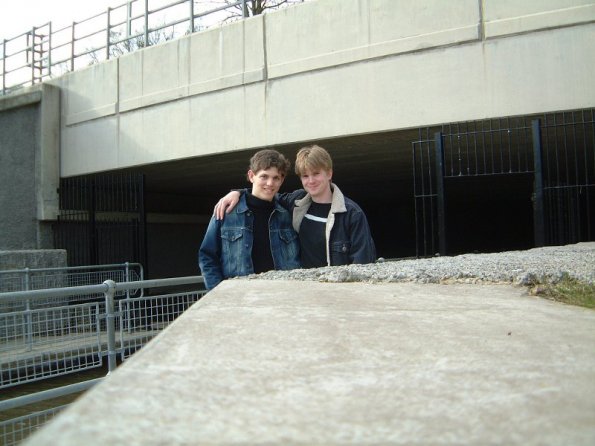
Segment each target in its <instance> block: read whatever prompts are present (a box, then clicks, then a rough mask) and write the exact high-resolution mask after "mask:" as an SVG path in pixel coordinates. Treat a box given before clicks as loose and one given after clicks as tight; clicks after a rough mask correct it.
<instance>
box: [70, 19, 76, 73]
mask: <svg viewBox="0 0 595 446" xmlns="http://www.w3.org/2000/svg"><path fill="white" fill-rule="evenodd" d="M75 25H76V22H72V35H71V36H70V71H74V54H75V53H74V43H75V41H76V37H75V33H74V27H75Z"/></svg>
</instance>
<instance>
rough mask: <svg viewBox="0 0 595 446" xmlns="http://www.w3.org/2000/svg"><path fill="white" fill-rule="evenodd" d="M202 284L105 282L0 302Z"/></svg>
mask: <svg viewBox="0 0 595 446" xmlns="http://www.w3.org/2000/svg"><path fill="white" fill-rule="evenodd" d="M198 283H204V279H203V277H202V276H184V277H172V278H168V279H151V280H138V281H134V282H119V283H116V282H114V281H113V280H106V281H105V282H103V283H100V284H97V285H83V286H73V287H65V288H50V289H45V290H30V291H11V292H8V293H0V302H2V300H17V301H26V300H27V299H42V298H48V297H61V296H62V297H68V296H76V295H80V294H96V293H102V294H106V293H108V292H110V291H111V290H112V289H113V290H114V292H115V291H127V290H132V289H137V288H158V287H166V286H177V285H189V284H198Z"/></svg>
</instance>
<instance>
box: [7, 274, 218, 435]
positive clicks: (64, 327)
mask: <svg viewBox="0 0 595 446" xmlns="http://www.w3.org/2000/svg"><path fill="white" fill-rule="evenodd" d="M202 283H204V281H203V278H202V277H201V276H190V277H179V278H171V279H155V280H143V281H137V282H122V283H116V282H114V281H113V280H106V281H105V282H104V283H102V284H99V285H86V286H78V287H69V288H56V289H45V290H30V291H15V292H9V293H0V304H1V303H2V302H3V301H5V300H10V301H17V302H21V301H30V302H34V301H36V300H44V301H46V302H47V301H48V300H51V299H54V298H60V299H58V300H64V299H66V298H68V297H69V296H78V295H96V294H103V295H104V301H103V302H87V303H77V304H73V305H59V306H55V307H45V308H37V309H33V310H31V309H24V310H20V311H12V312H5V313H0V389H2V388H7V387H12V386H16V385H19V384H24V383H28V382H33V381H37V380H42V379H46V378H50V377H54V376H59V375H65V374H69V373H75V372H77V371H82V370H84V369H90V368H94V367H101V366H102V365H104V362H103V361H104V359H103V358H107V364H108V369H109V370H110V371H111V370H114V369H115V367H116V363H117V356H118V355H120V359H121V360H122V361H124V360H125V359H126V358H128V357H129V356H130V355H132V354H133V353H134V352H135V351H137V350H138V349H139V348H141V347H142V346H143V345H145V344H146V343H147V342H149V341H150V340H151V339H152V338H153V337H155V336H156V335H157V334H158V333H159V332H160V331H161V330H163V329H164V328H165V327H166V326H167V325H169V324H170V323H171V322H172V321H173V320H174V319H175V318H177V317H178V316H179V315H180V314H182V313H183V312H184V311H185V310H186V309H188V308H189V307H190V306H191V305H192V304H193V303H194V302H196V301H197V300H199V299H200V298H201V297H202V296H203V295H204V294H206V290H204V289H202V285H201V284H202ZM179 285H192V288H196V289H194V290H192V291H184V292H177V293H169V294H163V295H151V296H145V295H143V296H140V297H124V298H121V299H119V300H118V311H116V310H115V308H116V305H115V296H116V295H117V294H124V295H126V292H127V291H130V290H133V289H147V288H151V289H152V290H154V289H159V288H162V287H175V286H179ZM96 381H97V380H93V383H91V382H90V381H89V382H87V384H86V383H79V384H76V385H70V386H65V387H62V388H58V389H52V390H50V391H44V392H41V394H43V395H41V394H33V395H27V396H25V397H19V398H14V399H11V400H5V401H0V412H2V411H5V410H9V409H12V408H15V407H21V406H24V405H28V404H31V403H32V402H38V401H43V400H47V399H52V398H56V397H57V396H61V395H66V394H69V393H73V392H76V391H81V389H85V388H88V387H89V386H90V385H92V384H94V383H95V382H96ZM58 410H59V408H55V409H49V410H45V411H41V412H35V413H32V414H29V415H26V416H21V417H18V418H12V419H10V420H5V421H1V422H0V444H4V445H12V444H18V443H19V442H20V441H22V440H23V439H24V438H25V437H26V436H27V435H28V434H29V433H30V432H32V430H34V429H36V428H38V427H40V426H41V425H42V424H44V423H45V422H47V420H49V419H50V418H51V417H53V416H54V414H55V413H57V411H58Z"/></svg>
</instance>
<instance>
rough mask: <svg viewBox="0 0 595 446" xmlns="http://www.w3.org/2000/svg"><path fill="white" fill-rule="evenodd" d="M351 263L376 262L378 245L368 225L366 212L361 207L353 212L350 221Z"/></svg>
mask: <svg viewBox="0 0 595 446" xmlns="http://www.w3.org/2000/svg"><path fill="white" fill-rule="evenodd" d="M350 239H351V252H350V254H349V256H350V260H351V263H374V262H375V261H376V246H375V245H374V239H372V232H371V231H370V226H369V225H368V219H367V218H366V214H364V211H362V210H361V209H357V210H355V211H354V212H352V215H351V222H350Z"/></svg>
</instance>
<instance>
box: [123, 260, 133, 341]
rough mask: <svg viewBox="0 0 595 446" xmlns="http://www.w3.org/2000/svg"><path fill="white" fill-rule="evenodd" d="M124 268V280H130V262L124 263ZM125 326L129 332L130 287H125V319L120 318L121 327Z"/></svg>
mask: <svg viewBox="0 0 595 446" xmlns="http://www.w3.org/2000/svg"><path fill="white" fill-rule="evenodd" d="M124 265H125V268H126V282H130V264H129V263H128V262H126V263H124ZM124 327H126V328H127V329H128V333H130V331H131V330H130V288H126V319H122V329H124Z"/></svg>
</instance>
